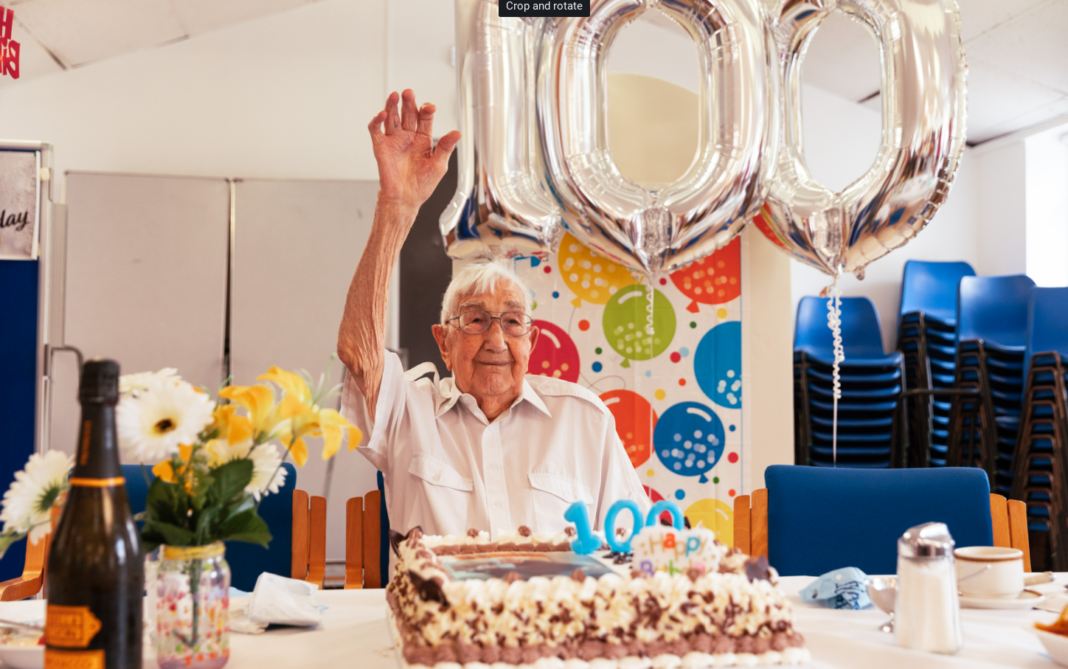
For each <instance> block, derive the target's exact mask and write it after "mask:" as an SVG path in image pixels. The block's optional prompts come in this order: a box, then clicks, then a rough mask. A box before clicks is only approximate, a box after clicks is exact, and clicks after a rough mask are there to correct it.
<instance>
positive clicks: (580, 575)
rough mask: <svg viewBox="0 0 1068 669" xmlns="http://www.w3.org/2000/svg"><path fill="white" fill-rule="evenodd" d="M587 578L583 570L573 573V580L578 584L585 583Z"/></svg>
mask: <svg viewBox="0 0 1068 669" xmlns="http://www.w3.org/2000/svg"><path fill="white" fill-rule="evenodd" d="M586 578H587V577H586V572H584V571H582V570H581V569H576V570H575V571H573V572H571V580H572V581H576V582H578V583H583V582H584V581H585V580H586Z"/></svg>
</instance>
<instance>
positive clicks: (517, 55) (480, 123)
mask: <svg viewBox="0 0 1068 669" xmlns="http://www.w3.org/2000/svg"><path fill="white" fill-rule="evenodd" d="M498 13H499V12H498V3H497V0H456V66H457V67H456V71H457V81H458V85H459V88H458V93H459V95H458V97H459V125H460V132H461V133H462V134H463V139H461V140H460V143H459V145H458V146H457V149H456V152H457V168H458V171H457V185H456V193H455V195H454V196H453V199H452V201H451V202H450V203H449V205H448V207H446V209H445V211H444V212H443V213H442V215H441V219H440V225H441V233H442V235H443V236H444V239H445V247H446V249H447V250H448V253H449V255H450V256H452V257H453V258H458V259H461V260H469V259H479V258H493V257H497V258H507V257H513V256H515V255H519V254H523V255H529V254H531V253H535V252H539V251H549V250H553V249H555V248H556V245H557V244H558V243H559V237H560V235H561V234H562V232H563V230H562V227H561V226H560V211H559V207H558V206H557V204H556V202H555V201H554V200H553V199H552V198H551V197H550V196H549V194H548V192H547V190H546V188H545V183H544V181H543V180H540V179H539V178H538V175H539V174H544V172H545V170H544V168H543V167H541V165H542V158H541V141H540V139H539V138H538V134H537V127H536V124H535V123H534V118H535V108H534V66H535V63H536V59H535V57H534V49H535V47H536V45H537V42H538V40H539V39H540V35H541V19H530V18H507V17H505V18H501V17H500V16H498Z"/></svg>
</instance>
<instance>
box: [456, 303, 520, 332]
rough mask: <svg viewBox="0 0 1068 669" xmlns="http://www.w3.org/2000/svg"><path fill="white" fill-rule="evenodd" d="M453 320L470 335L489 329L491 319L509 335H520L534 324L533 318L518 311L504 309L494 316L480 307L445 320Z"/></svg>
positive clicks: (491, 323) (491, 322)
mask: <svg viewBox="0 0 1068 669" xmlns="http://www.w3.org/2000/svg"><path fill="white" fill-rule="evenodd" d="M453 321H459V323H458V324H457V325H458V327H459V328H460V329H461V330H463V331H464V332H466V333H467V334H472V335H477V334H482V333H483V332H485V331H486V330H489V329H490V326H491V325H493V321H500V322H501V329H502V330H504V334H506V335H509V336H511V337H522V336H523V335H525V334H526V333H528V332H530V328H531V326H533V325H534V319H533V318H531V317H530V316H528V315H526V314H524V313H522V312H520V311H505V312H504V313H502V314H500V315H499V316H494V315H493V314H492V313H491V312H489V311H483V310H481V309H478V310H474V311H465V312H463V313H462V314H460V315H459V316H456V317H454V318H450V319H449V320H448V321H446V322H447V323H451V322H453Z"/></svg>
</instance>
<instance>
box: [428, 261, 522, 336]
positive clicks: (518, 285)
mask: <svg viewBox="0 0 1068 669" xmlns="http://www.w3.org/2000/svg"><path fill="white" fill-rule="evenodd" d="M501 284H505V285H510V286H514V287H515V289H516V290H517V291H518V292H519V294H520V295H522V299H523V311H524V312H526V313H530V291H529V290H527V287H526V285H525V284H524V283H523V281H522V280H521V279H520V278H519V277H518V276H517V275H516V273H515V272H514V271H513V270H512V268H510V267H508V266H507V265H505V264H504V263H502V262H489V263H485V264H481V265H468V266H467V267H464V268H463V269H461V270H460V271H459V272H457V273H456V274H455V275H454V276H453V277H452V281H450V282H449V287H448V289H447V290H446V291H445V297H444V298H442V300H441V324H442V325H445V324H446V323H447V322H448V320H449V319H450V318H453V317H455V316H459V315H460V313H459V312H460V300H462V299H464V298H465V297H471V296H474V295H487V294H489V293H492V292H494V291H495V290H497V287H498V286H500V285H501Z"/></svg>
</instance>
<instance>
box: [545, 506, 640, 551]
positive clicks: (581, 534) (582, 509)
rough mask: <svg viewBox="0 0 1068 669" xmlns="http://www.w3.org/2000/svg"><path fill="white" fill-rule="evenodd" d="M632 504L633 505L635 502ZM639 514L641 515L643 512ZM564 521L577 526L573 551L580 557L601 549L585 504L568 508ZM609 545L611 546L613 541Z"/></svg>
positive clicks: (572, 546)
mask: <svg viewBox="0 0 1068 669" xmlns="http://www.w3.org/2000/svg"><path fill="white" fill-rule="evenodd" d="M631 503H632V504H633V502H631ZM613 508H615V507H613ZM638 513H639V515H640V514H641V511H639V512H638ZM609 516H611V512H609ZM564 520H569V521H571V522H572V523H574V524H575V534H576V537H577V538H576V539H575V540H574V541H572V542H571V550H573V551H575V552H576V553H578V554H579V555H589V554H590V553H592V552H594V551H595V550H597V549H598V548H600V547H601V540H600V539H598V538H597V536H596V535H594V533H593V529H591V528H590V516H589V512H588V511H586V503H585V502H573V503H572V504H571V506H569V507H567V511H565V512H564ZM609 544H611V541H610V542H609Z"/></svg>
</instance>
